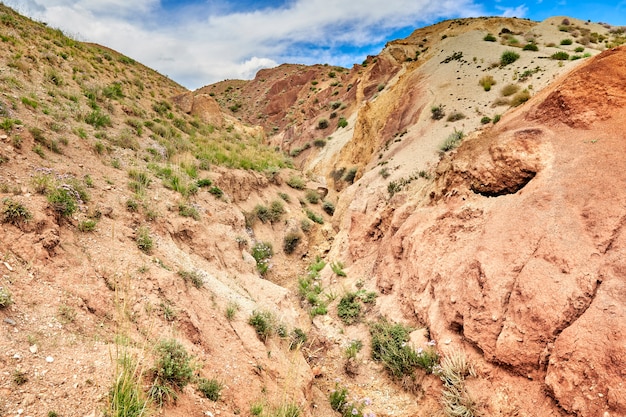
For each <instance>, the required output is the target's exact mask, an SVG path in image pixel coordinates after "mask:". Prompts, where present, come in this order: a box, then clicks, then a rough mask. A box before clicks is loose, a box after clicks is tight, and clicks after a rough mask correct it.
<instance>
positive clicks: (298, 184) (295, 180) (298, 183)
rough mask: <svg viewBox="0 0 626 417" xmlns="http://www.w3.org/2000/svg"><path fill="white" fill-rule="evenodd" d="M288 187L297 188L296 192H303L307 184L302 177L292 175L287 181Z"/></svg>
mask: <svg viewBox="0 0 626 417" xmlns="http://www.w3.org/2000/svg"><path fill="white" fill-rule="evenodd" d="M287 185H288V186H290V187H291V188H295V189H296V190H303V189H304V186H305V182H304V180H303V179H302V177H299V176H297V175H292V176H290V177H289V179H288V180H287Z"/></svg>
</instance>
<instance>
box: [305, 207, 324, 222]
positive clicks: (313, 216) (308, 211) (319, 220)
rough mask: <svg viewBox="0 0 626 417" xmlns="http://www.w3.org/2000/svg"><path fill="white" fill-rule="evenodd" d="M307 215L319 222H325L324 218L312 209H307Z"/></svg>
mask: <svg viewBox="0 0 626 417" xmlns="http://www.w3.org/2000/svg"><path fill="white" fill-rule="evenodd" d="M304 212H305V213H306V216H307V217H308V218H309V219H311V220H312V221H314V222H315V223H317V224H324V218H323V217H322V216H320V215H319V214H316V213H314V212H313V211H311V210H308V209H307V210H305V211H304Z"/></svg>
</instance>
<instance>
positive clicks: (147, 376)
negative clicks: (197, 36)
mask: <svg viewBox="0 0 626 417" xmlns="http://www.w3.org/2000/svg"><path fill="white" fill-rule="evenodd" d="M623 33H624V31H623V30H622V28H615V27H610V26H608V25H601V24H593V23H589V22H582V21H577V20H574V19H567V18H563V17H559V18H552V19H548V20H546V21H544V22H540V23H538V22H531V21H528V20H519V19H501V18H479V19H462V20H454V21H446V22H441V23H439V24H437V25H434V26H430V27H427V28H423V29H418V30H417V31H415V32H414V33H413V34H412V35H411V36H410V37H408V38H407V39H404V40H398V41H393V42H390V43H389V44H388V45H387V46H386V48H385V49H384V50H383V51H382V52H381V53H380V54H379V55H378V56H372V57H368V58H367V60H366V61H365V62H363V63H362V64H360V65H355V66H354V67H353V68H351V69H344V68H339V67H330V66H324V65H317V66H312V67H306V66H301V65H282V66H280V67H277V68H274V69H267V70H262V71H260V72H259V73H258V74H257V76H256V78H255V79H254V80H251V81H239V80H229V81H224V82H221V83H218V84H215V85H210V86H206V87H204V88H202V89H199V90H197V91H194V92H190V91H185V89H183V88H181V87H180V86H178V85H176V84H175V83H173V82H172V81H170V80H168V79H167V78H165V77H162V76H160V75H159V74H157V73H155V72H154V71H152V70H150V69H148V68H146V67H144V66H142V65H141V64H139V63H137V62H135V61H133V60H132V59H130V58H128V57H124V56H121V55H119V54H117V53H116V52H115V51H111V50H108V49H107V48H105V47H101V46H98V45H89V44H83V43H80V42H76V41H74V40H72V39H70V38H67V37H66V36H64V35H63V34H62V33H61V32H60V31H57V30H53V29H50V28H47V27H45V26H44V25H42V24H39V23H36V22H32V21H30V20H28V19H26V18H24V17H22V16H19V15H18V14H16V13H14V12H13V11H12V10H10V9H8V8H5V7H3V6H2V7H0V35H1V40H2V44H1V45H0V46H1V49H0V51H1V53H0V59H1V60H2V62H3V66H2V71H1V73H0V90H1V92H2V95H1V96H0V110H1V111H2V125H1V126H0V128H1V129H2V130H3V131H4V134H3V135H2V147H1V148H0V161H1V163H0V185H1V189H0V192H1V193H2V213H1V215H2V220H3V223H2V228H1V229H0V230H1V231H2V232H1V239H0V253H2V257H3V259H2V263H3V264H2V265H0V268H2V269H3V274H2V278H1V281H0V302H1V303H2V304H1V307H2V308H0V315H1V316H2V320H3V323H2V325H3V328H2V338H1V339H0V352H1V353H2V355H1V356H0V363H2V367H3V372H2V374H0V393H1V395H2V396H1V398H0V415H18V414H20V415H48V416H53V415H61V416H87V415H93V416H97V415H135V416H139V415H153V414H159V413H164V414H167V415H173V416H177V415H180V416H189V415H213V416H215V415H221V416H234V415H260V416H265V417H270V416H283V417H287V416H298V415H302V416H330V415H344V416H346V415H356V416H366V415H372V414H375V415H378V416H391V415H395V416H398V415H400V416H430V415H433V414H435V413H443V414H444V415H466V416H471V415H502V416H504V415H507V416H508V415H520V416H522V415H528V416H530V415H567V414H573V415H580V416H583V415H596V414H602V413H604V415H621V414H624V412H626V404H625V403H624V400H623V398H625V397H626V392H625V391H624V390H625V388H624V386H623V384H622V382H621V381H623V380H624V379H625V378H624V374H623V369H625V368H624V361H625V357H626V352H625V351H624V346H625V344H624V340H623V334H624V333H625V330H626V329H624V327H626V320H625V318H624V316H623V314H622V311H623V307H624V305H623V303H624V297H622V296H621V294H623V292H624V291H623V286H624V270H625V269H626V267H625V266H624V259H623V253H624V249H623V248H624V244H625V243H626V242H625V241H624V239H625V238H624V222H626V212H625V208H624V207H626V204H625V203H626V194H624V191H623V190H624V185H626V177H624V174H623V173H622V171H623V169H622V170H620V168H621V167H623V166H624V156H623V155H625V154H626V152H625V151H626V149H624V148H625V146H626V139H625V138H624V134H623V132H622V131H621V130H620V126H621V125H622V124H623V120H622V119H623V117H622V115H621V113H622V111H621V110H623V105H624V100H623V96H624V90H625V88H626V87H625V83H624V80H625V79H626V75H625V74H624V71H623V70H622V68H624V60H625V56H626V50H624V49H623V48H621V47H619V48H615V49H612V48H614V47H615V46H616V45H618V44H619V43H622V42H623V40H624V38H623ZM602 51H604V52H602ZM598 54H600V55H599V56H596V55H598ZM514 55H517V56H516V57H515V58H514V59H513V58H512V57H513V56H514ZM565 55H567V57H566V56H565ZM505 57H506V58H505ZM444 142H445V143H444ZM599 340H600V341H602V342H601V343H599V342H598V341H599ZM455 413H456V414H455Z"/></svg>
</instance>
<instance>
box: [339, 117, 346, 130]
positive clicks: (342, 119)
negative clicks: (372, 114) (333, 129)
mask: <svg viewBox="0 0 626 417" xmlns="http://www.w3.org/2000/svg"><path fill="white" fill-rule="evenodd" d="M347 126H348V121H347V120H346V118H345V117H343V116H342V117H340V118H339V120H337V127H339V128H344V127H347Z"/></svg>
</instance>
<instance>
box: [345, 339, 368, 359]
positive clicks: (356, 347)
mask: <svg viewBox="0 0 626 417" xmlns="http://www.w3.org/2000/svg"><path fill="white" fill-rule="evenodd" d="M361 349H363V342H361V341H360V340H353V341H352V342H350V344H349V345H348V347H347V348H346V350H345V352H344V353H345V355H346V358H348V359H351V358H356V355H357V353H359V352H360V351H361Z"/></svg>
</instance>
